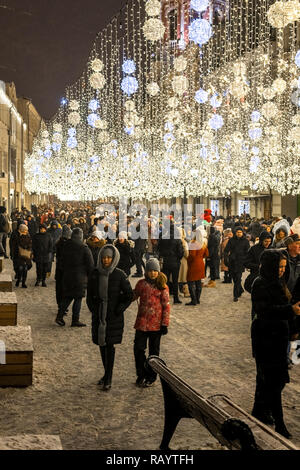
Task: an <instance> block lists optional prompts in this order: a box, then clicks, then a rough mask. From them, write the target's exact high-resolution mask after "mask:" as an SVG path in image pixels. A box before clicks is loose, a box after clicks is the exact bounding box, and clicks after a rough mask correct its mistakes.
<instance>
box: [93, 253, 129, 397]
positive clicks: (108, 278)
mask: <svg viewBox="0 0 300 470" xmlns="http://www.w3.org/2000/svg"><path fill="white" fill-rule="evenodd" d="M119 261H120V254H119V252H118V250H117V248H116V247H115V246H113V245H105V246H104V247H103V248H101V250H100V253H99V258H98V265H97V268H95V269H94V270H93V271H92V273H91V274H90V277H89V281H88V290H87V306H88V308H89V310H90V311H91V312H92V339H93V343H94V344H96V345H98V346H99V348H100V354H101V359H102V363H103V366H104V370H105V374H104V376H103V377H102V378H101V379H100V380H99V382H98V385H101V386H102V390H104V391H109V390H110V388H111V382H112V374H113V366H114V360H115V346H114V345H115V344H121V343H122V338H123V330H124V312H125V310H126V309H127V308H128V307H129V305H130V304H131V302H132V300H133V291H132V288H131V285H130V282H129V281H128V279H127V278H126V274H125V273H124V272H123V271H122V270H121V269H118V268H117V266H118V263H119Z"/></svg>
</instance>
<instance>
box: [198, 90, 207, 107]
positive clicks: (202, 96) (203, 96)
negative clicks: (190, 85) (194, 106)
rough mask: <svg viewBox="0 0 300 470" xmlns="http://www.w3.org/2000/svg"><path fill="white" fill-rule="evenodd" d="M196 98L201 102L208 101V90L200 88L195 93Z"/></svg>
mask: <svg viewBox="0 0 300 470" xmlns="http://www.w3.org/2000/svg"><path fill="white" fill-rule="evenodd" d="M195 100H196V101H197V103H199V104H203V103H206V102H207V100H208V93H207V91H205V90H203V88H200V90H198V91H196V94H195Z"/></svg>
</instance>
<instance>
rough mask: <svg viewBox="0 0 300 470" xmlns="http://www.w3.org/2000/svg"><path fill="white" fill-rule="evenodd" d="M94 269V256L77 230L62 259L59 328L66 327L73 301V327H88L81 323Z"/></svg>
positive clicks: (68, 242)
mask: <svg viewBox="0 0 300 470" xmlns="http://www.w3.org/2000/svg"><path fill="white" fill-rule="evenodd" d="M93 267H94V261H93V257H92V254H91V252H90V250H89V248H88V246H87V245H84V243H83V232H82V230H81V229H80V228H75V229H74V230H73V232H72V236H71V240H67V241H66V243H65V245H64V249H63V253H62V257H61V269H62V272H63V275H62V297H63V298H62V300H61V303H60V309H59V312H58V314H57V317H56V320H55V321H56V323H57V324H58V325H59V326H65V321H64V319H63V317H64V314H65V312H66V311H67V309H68V307H69V305H70V304H71V303H72V301H73V308H72V312H73V316H72V325H71V326H72V327H83V326H86V325H85V324H84V323H81V322H80V321H79V317H80V310H81V304H82V299H83V297H85V294H86V288H87V281H88V276H89V274H90V272H91V271H92V269H93Z"/></svg>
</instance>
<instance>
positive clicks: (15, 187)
mask: <svg viewBox="0 0 300 470" xmlns="http://www.w3.org/2000/svg"><path fill="white" fill-rule="evenodd" d="M41 121H42V118H41V117H40V115H39V114H38V112H37V110H36V109H35V107H34V106H33V104H32V103H31V101H30V100H29V99H26V98H18V97H17V93H16V87H15V85H14V83H6V84H5V83H4V82H3V81H1V80H0V205H3V206H5V207H6V208H7V210H8V212H9V213H10V212H11V211H12V209H14V208H18V209H21V207H22V206H25V207H27V208H29V209H30V206H31V204H32V203H35V204H39V203H40V202H41V203H42V202H45V200H46V197H45V196H42V197H38V196H35V195H29V194H28V193H27V192H26V190H25V186H24V159H25V154H26V153H27V152H31V150H32V144H33V139H34V138H35V137H36V135H37V133H38V131H39V129H40V125H41Z"/></svg>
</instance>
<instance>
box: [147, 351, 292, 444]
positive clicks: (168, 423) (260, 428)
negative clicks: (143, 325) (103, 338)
mask: <svg viewBox="0 0 300 470" xmlns="http://www.w3.org/2000/svg"><path fill="white" fill-rule="evenodd" d="M148 367H151V368H152V369H153V370H154V371H155V372H156V373H157V374H158V375H159V376H160V380H161V384H162V389H163V394H164V404H165V427H164V433H163V439H162V442H161V445H160V449H161V450H170V449H169V443H170V441H171V439H172V437H173V434H174V432H175V430H176V427H177V425H178V423H179V421H180V420H181V419H182V418H194V419H196V420H197V421H199V423H200V424H202V425H203V426H204V427H205V428H206V429H207V430H208V431H209V432H210V433H211V434H212V435H213V436H214V437H215V438H216V439H217V440H218V441H219V442H220V443H221V444H222V445H223V446H225V447H227V448H228V449H230V450H249V451H254V450H298V448H297V447H295V446H294V445H293V444H292V443H291V442H290V441H289V440H287V439H285V438H284V437H282V436H281V435H280V434H277V433H276V432H275V431H273V429H271V428H270V427H268V426H266V425H265V424H263V423H261V422H260V421H258V420H257V419H255V418H254V417H253V416H251V415H250V414H249V413H247V412H246V411H244V410H243V409H242V408H240V407H239V406H237V405H236V404H235V403H233V402H232V401H231V400H230V399H229V398H228V397H226V396H225V395H214V396H212V397H209V398H207V399H206V398H204V397H203V396H201V395H200V394H199V393H198V392H196V391H195V390H194V389H193V388H192V387H191V386H190V385H188V384H187V383H186V382H184V381H183V380H182V379H180V378H179V377H178V376H177V375H176V374H174V372H172V371H171V370H170V369H168V367H167V366H166V364H165V363H164V361H163V360H162V359H160V358H159V357H156V356H151V357H150V358H149V359H148Z"/></svg>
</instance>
